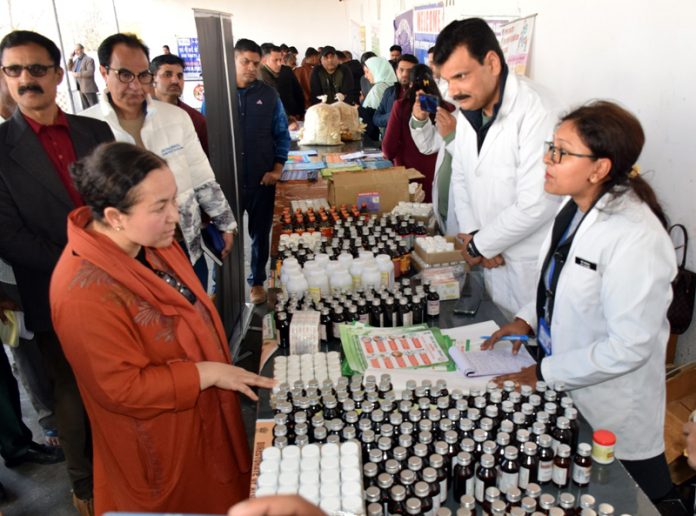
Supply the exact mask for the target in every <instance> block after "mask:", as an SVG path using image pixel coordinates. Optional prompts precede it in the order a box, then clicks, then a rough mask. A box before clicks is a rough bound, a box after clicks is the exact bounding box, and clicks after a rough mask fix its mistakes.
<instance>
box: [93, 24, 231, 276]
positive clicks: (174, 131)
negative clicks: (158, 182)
mask: <svg viewBox="0 0 696 516" xmlns="http://www.w3.org/2000/svg"><path fill="white" fill-rule="evenodd" d="M97 55H98V57H99V71H100V72H101V75H102V77H103V78H104V80H105V81H106V90H105V91H104V92H102V95H101V98H100V99H99V104H97V105H96V106H92V107H91V108H89V109H88V110H86V111H84V112H83V114H84V115H85V116H89V117H93V118H97V119H99V120H103V121H105V122H106V123H108V124H109V126H110V127H111V130H112V131H113V132H114V135H115V136H116V140H118V141H122V142H128V143H132V144H135V145H138V146H139V147H142V148H144V149H147V150H149V151H152V152H154V153H155V154H157V155H158V156H161V157H162V158H164V159H166V160H167V163H168V164H169V168H170V169H171V171H172V172H173V173H174V177H175V179H176V184H177V188H178V194H177V203H178V205H179V214H180V221H179V229H180V230H181V236H180V238H179V242H180V243H181V244H182V247H183V248H184V250H185V251H186V252H187V253H188V256H189V259H190V260H191V263H192V264H193V268H194V270H195V271H196V274H197V276H198V278H199V279H200V281H201V283H202V284H203V286H204V287H205V288H208V276H209V274H208V263H207V261H206V258H205V256H204V254H203V247H202V235H201V209H203V211H205V213H206V214H207V215H208V216H209V217H210V219H211V220H212V222H213V224H214V225H215V227H217V229H219V230H220V232H221V235H222V238H223V239H224V243H225V245H224V248H223V249H222V253H221V254H222V257H223V258H224V257H225V256H227V255H228V254H229V252H230V250H231V249H232V243H233V239H234V235H235V234H236V232H237V221H236V220H235V218H234V214H233V213H232V209H231V208H230V205H229V203H228V202H227V199H226V198H225V194H224V193H223V191H222V188H220V185H219V184H218V182H217V181H216V180H215V175H214V173H213V169H212V168H211V166H210V163H209V162H208V158H207V156H206V155H205V152H204V151H203V148H202V147H201V143H200V141H199V139H198V136H197V135H196V131H195V128H194V126H193V123H192V122H191V118H190V117H189V116H188V115H187V114H186V113H185V112H184V110H182V109H179V108H178V107H176V106H172V105H171V104H168V103H166V102H160V101H159V100H153V99H152V97H151V96H150V92H151V88H152V83H153V80H154V75H153V73H152V72H151V71H150V61H149V49H148V47H147V46H146V45H145V44H144V43H143V42H142V41H141V40H140V39H139V38H138V37H137V36H135V35H133V34H123V33H119V34H114V35H112V36H109V37H108V38H106V39H105V40H104V41H102V43H101V44H100V45H99V49H98V50H97Z"/></svg>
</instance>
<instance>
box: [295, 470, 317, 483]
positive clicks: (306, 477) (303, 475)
mask: <svg viewBox="0 0 696 516" xmlns="http://www.w3.org/2000/svg"><path fill="white" fill-rule="evenodd" d="M300 485H301V486H304V485H310V486H318V485H319V471H306V470H305V471H302V472H300Z"/></svg>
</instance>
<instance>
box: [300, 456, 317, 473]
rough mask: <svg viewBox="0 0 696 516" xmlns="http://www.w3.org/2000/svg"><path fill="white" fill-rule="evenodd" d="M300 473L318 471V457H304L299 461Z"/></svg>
mask: <svg viewBox="0 0 696 516" xmlns="http://www.w3.org/2000/svg"><path fill="white" fill-rule="evenodd" d="M300 471H316V472H318V471H319V457H305V458H303V459H302V460H301V461H300Z"/></svg>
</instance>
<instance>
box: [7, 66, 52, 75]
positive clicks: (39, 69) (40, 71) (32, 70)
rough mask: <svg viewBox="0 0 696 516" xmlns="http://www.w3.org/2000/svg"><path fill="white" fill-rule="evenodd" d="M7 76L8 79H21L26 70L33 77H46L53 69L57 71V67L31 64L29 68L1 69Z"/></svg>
mask: <svg viewBox="0 0 696 516" xmlns="http://www.w3.org/2000/svg"><path fill="white" fill-rule="evenodd" d="M0 68H2V71H3V72H4V74H5V75H7V76H8V77H19V76H20V75H22V72H23V71H24V70H26V71H27V72H29V75H31V76H32V77H43V76H45V75H46V74H47V73H48V71H49V70H50V69H51V68H55V69H57V68H58V66H57V65H42V64H30V65H27V66H22V65H8V66H3V67H0Z"/></svg>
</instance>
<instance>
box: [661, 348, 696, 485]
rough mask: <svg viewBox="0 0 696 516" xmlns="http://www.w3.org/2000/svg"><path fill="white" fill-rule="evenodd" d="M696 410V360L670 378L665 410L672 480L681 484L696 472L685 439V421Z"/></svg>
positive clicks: (668, 461)
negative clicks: (687, 458) (686, 452)
mask: <svg viewBox="0 0 696 516" xmlns="http://www.w3.org/2000/svg"><path fill="white" fill-rule="evenodd" d="M694 410H696V362H691V363H690V364H686V365H683V366H681V367H679V368H677V369H675V370H673V371H671V372H670V373H669V376H668V378H667V410H666V413H665V456H666V458H667V463H668V464H669V471H670V474H671V476H672V481H674V483H675V484H681V483H683V482H685V481H687V480H689V479H690V478H691V477H693V476H694V475H696V471H694V470H692V469H691V468H690V467H689V465H688V464H687V462H686V457H684V447H685V446H686V441H685V439H684V434H683V433H682V427H683V426H684V423H686V422H687V421H688V420H689V416H690V415H691V413H692V412H693V411H694Z"/></svg>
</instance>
